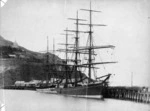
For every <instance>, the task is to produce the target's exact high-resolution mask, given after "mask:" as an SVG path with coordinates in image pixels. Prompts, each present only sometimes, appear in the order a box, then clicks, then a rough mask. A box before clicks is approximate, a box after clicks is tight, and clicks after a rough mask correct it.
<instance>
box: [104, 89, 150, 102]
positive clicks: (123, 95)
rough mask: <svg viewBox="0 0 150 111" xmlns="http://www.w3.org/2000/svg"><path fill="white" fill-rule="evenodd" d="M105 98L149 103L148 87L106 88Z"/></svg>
mask: <svg viewBox="0 0 150 111" xmlns="http://www.w3.org/2000/svg"><path fill="white" fill-rule="evenodd" d="M104 96H105V98H114V99H121V100H130V101H135V102H142V103H150V88H148V87H108V88H107V90H106V92H105V95H104Z"/></svg>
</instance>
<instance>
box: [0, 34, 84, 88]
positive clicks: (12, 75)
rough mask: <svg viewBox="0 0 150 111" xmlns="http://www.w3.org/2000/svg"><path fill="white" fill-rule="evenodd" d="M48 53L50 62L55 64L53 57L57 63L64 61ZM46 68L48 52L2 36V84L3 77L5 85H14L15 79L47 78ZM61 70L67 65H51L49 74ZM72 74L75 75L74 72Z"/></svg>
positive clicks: (0, 53) (56, 75)
mask: <svg viewBox="0 0 150 111" xmlns="http://www.w3.org/2000/svg"><path fill="white" fill-rule="evenodd" d="M48 55H49V63H50V64H53V60H54V59H53V58H55V62H56V63H59V64H60V63H63V62H62V60H61V59H60V58H59V57H58V56H56V55H53V54H51V53H48ZM46 68H47V66H46V54H43V53H38V52H33V51H30V50H28V49H26V48H24V47H21V46H19V45H18V44H17V43H13V42H11V41H8V40H5V39H4V38H3V37H2V36H0V84H1V83H2V80H3V78H4V80H5V85H12V84H14V83H15V81H31V80H42V79H43V80H45V79H46V73H45V71H46V70H47V69H46ZM61 70H65V67H63V66H59V65H58V66H57V67H56V68H55V69H54V68H52V67H51V65H49V74H50V73H51V72H61ZM63 75H65V74H63V73H57V74H55V77H58V78H60V77H63ZM82 75H84V74H82ZM70 76H71V77H74V74H72V75H70ZM77 76H78V77H79V74H78V75H77ZM84 76H85V75H84Z"/></svg>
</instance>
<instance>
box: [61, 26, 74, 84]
mask: <svg viewBox="0 0 150 111" xmlns="http://www.w3.org/2000/svg"><path fill="white" fill-rule="evenodd" d="M65 31H66V33H65V34H64V33H62V34H61V35H65V37H66V43H65V44H61V45H65V62H66V63H65V64H66V65H65V73H66V74H65V76H66V86H65V87H68V86H67V84H68V68H67V67H68V66H67V64H68V46H69V45H71V44H69V43H68V36H69V35H72V34H68V28H66V30H65ZM60 51H61V50H60Z"/></svg>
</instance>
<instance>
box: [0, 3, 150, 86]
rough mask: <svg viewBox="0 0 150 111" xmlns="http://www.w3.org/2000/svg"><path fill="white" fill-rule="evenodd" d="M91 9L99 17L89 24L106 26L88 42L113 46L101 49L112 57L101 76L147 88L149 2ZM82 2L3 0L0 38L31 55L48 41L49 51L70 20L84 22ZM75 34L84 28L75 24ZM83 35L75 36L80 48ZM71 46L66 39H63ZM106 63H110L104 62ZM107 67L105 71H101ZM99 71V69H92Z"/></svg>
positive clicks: (96, 5) (96, 29)
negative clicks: (76, 19) (81, 20)
mask: <svg viewBox="0 0 150 111" xmlns="http://www.w3.org/2000/svg"><path fill="white" fill-rule="evenodd" d="M91 1H92V9H95V10H99V11H101V13H94V14H93V16H92V17H93V23H98V24H106V25H107V26H106V27H94V28H93V30H94V34H93V38H94V41H95V44H96V45H98V46H99V45H108V44H110V45H115V46H116V48H115V49H114V50H113V51H111V50H109V49H108V50H106V51H101V52H98V53H101V54H102V55H104V57H99V58H103V59H106V55H105V54H104V53H105V52H109V54H111V55H113V57H112V60H115V61H118V63H117V64H114V65H111V66H109V65H106V66H105V68H106V69H107V72H112V73H114V74H115V75H114V76H112V78H111V80H112V82H111V83H112V84H114V85H128V86H129V85H131V75H133V85H138V86H150V82H149V80H150V69H149V66H150V51H149V47H150V42H149V41H150V39H149V38H150V37H149V36H150V19H148V17H150V1H149V0H91ZM89 3H90V2H89V1H88V0H7V2H6V3H5V5H4V6H2V7H1V8H0V35H2V36H3V37H4V38H5V39H7V40H10V41H17V43H18V44H19V45H21V46H23V47H25V48H27V49H30V50H32V51H44V50H46V38H47V36H48V37H49V49H52V46H53V39H55V44H56V45H55V47H56V49H57V48H61V47H62V46H60V45H58V43H63V42H65V39H64V38H65V37H64V36H63V35H60V33H64V30H65V29H66V27H68V28H69V29H75V24H74V23H75V21H71V20H68V19H67V18H75V17H76V12H77V10H78V12H79V18H81V19H86V20H87V21H86V23H87V22H88V17H89V16H88V12H84V11H81V10H80V9H83V8H85V9H89ZM79 29H80V30H88V27H86V26H80V27H79ZM86 39H87V35H85V34H80V45H82V46H83V44H85V43H86V42H85V41H86ZM69 42H70V43H72V42H73V39H72V37H70V38H69ZM110 60H111V59H110ZM107 67H108V68H107ZM98 72H100V70H98Z"/></svg>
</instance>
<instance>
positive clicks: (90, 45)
mask: <svg viewBox="0 0 150 111" xmlns="http://www.w3.org/2000/svg"><path fill="white" fill-rule="evenodd" d="M81 10H83V11H89V24H81V25H89V59H88V62H89V65H88V69H89V71H88V75H89V79H91V66H92V50H93V48H92V45H93V44H92V42H93V41H92V33H93V32H92V26H93V24H92V12H100V11H96V10H92V8H91V1H90V10H88V9H81ZM89 82H90V81H89Z"/></svg>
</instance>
